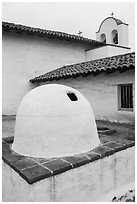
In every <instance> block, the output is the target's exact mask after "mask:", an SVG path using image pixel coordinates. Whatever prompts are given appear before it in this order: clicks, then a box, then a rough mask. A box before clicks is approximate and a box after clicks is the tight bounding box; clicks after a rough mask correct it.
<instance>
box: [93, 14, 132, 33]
mask: <svg viewBox="0 0 137 204" xmlns="http://www.w3.org/2000/svg"><path fill="white" fill-rule="evenodd" d="M108 19H112V20H114V21H115V22H116V24H117V25H121V24H125V25H128V24H127V23H124V22H123V21H121V20H120V19H117V18H114V17H107V18H105V19H104V20H103V21H102V23H101V24H100V26H99V29H98V31H97V32H96V33H99V32H100V29H101V26H102V24H103V23H104V22H105V21H106V20H108Z"/></svg>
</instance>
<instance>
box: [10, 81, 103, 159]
mask: <svg viewBox="0 0 137 204" xmlns="http://www.w3.org/2000/svg"><path fill="white" fill-rule="evenodd" d="M97 145H99V139H98V134H97V128H96V124H95V119H94V115H93V112H92V109H91V106H90V104H89V102H88V101H87V100H86V98H85V97H84V96H83V95H82V94H81V93H80V92H78V91H76V90H75V89H73V88H70V87H67V86H64V85H57V84H51V85H43V86H40V87H38V88H35V89H33V90H32V91H30V92H29V93H28V94H26V96H24V98H23V99H22V101H21V103H20V105H19V108H18V111H17V116H16V124H15V136H14V143H13V147H12V148H13V150H14V151H16V152H17V153H20V154H23V155H27V156H36V157H47V158H51V157H59V156H68V155H74V154H78V153H82V152H85V151H88V150H91V149H92V148H94V147H95V146H97Z"/></svg>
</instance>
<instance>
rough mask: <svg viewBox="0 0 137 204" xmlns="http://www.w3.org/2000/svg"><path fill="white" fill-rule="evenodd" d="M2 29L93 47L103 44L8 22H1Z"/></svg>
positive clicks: (80, 37)
mask: <svg viewBox="0 0 137 204" xmlns="http://www.w3.org/2000/svg"><path fill="white" fill-rule="evenodd" d="M2 30H3V31H6V32H10V31H14V32H16V33H26V34H30V35H32V36H34V35H37V36H41V37H48V38H52V39H60V40H67V41H73V42H79V43H84V44H89V45H92V46H95V47H98V46H103V45H105V44H104V43H102V42H100V41H96V40H92V39H89V38H84V37H82V36H78V35H73V34H68V33H64V32H59V31H51V30H45V29H40V28H33V27H29V26H24V25H19V24H14V23H9V22H2Z"/></svg>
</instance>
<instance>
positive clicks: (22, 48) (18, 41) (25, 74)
mask: <svg viewBox="0 0 137 204" xmlns="http://www.w3.org/2000/svg"><path fill="white" fill-rule="evenodd" d="M2 40H3V43H2V66H3V69H2V77H3V84H2V91H3V93H2V95H3V101H2V105H3V114H7V115H12V114H16V110H17V107H18V104H19V102H20V101H21V99H22V97H23V96H24V95H25V94H26V93H27V92H28V91H29V90H31V89H32V87H33V85H32V84H30V83H29V79H31V78H33V77H35V76H38V75H40V74H44V73H46V72H48V71H50V70H52V69H56V68H59V67H61V66H64V65H67V64H73V63H77V62H81V61H85V50H86V49H88V47H86V46H85V45H83V44H82V43H72V42H70V41H68V42H67V41H62V40H53V39H46V38H42V37H41V38H40V37H32V36H29V35H27V36H25V35H24V34H12V33H5V32H4V34H3V38H2Z"/></svg>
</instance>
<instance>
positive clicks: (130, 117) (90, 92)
mask: <svg viewBox="0 0 137 204" xmlns="http://www.w3.org/2000/svg"><path fill="white" fill-rule="evenodd" d="M134 77H135V76H134V70H128V71H126V72H123V73H119V72H118V71H115V72H114V73H111V74H106V73H102V74H99V75H97V76H94V75H89V76H87V77H77V78H68V79H62V80H58V81H52V82H47V84H48V83H59V84H64V85H67V86H70V87H72V88H75V89H77V90H78V91H80V92H81V93H82V94H83V95H84V96H85V97H86V98H87V99H88V101H89V102H90V104H91V107H92V109H93V112H94V115H95V118H96V119H101V120H109V121H112V122H120V123H134V120H135V109H134V110H133V111H118V97H117V94H118V93H117V85H118V84H125V83H133V84H134V83H135V79H134ZM41 84H46V83H40V85H41ZM134 89H135V86H134ZM134 96H135V94H134V90H133V101H134Z"/></svg>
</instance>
